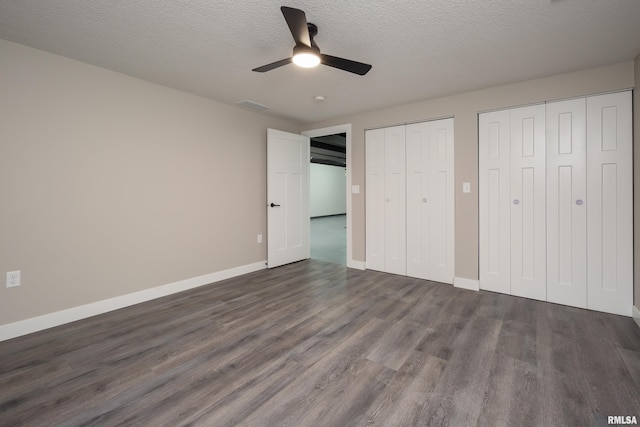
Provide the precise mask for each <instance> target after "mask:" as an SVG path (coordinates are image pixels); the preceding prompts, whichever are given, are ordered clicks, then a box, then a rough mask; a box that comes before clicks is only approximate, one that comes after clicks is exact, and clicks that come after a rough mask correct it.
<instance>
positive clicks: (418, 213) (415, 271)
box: [406, 122, 433, 279]
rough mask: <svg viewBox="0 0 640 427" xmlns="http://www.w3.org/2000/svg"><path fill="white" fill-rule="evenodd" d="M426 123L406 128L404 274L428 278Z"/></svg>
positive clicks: (428, 149) (428, 154)
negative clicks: (405, 253) (405, 244)
mask: <svg viewBox="0 0 640 427" xmlns="http://www.w3.org/2000/svg"><path fill="white" fill-rule="evenodd" d="M430 130H431V128H430V126H429V123H428V122H424V123H414V124H410V125H407V129H406V138H407V275H408V276H411V277H418V278H420V279H429V277H430V275H431V271H430V270H431V269H430V265H429V264H430V259H429V258H430V253H429V252H430V238H431V209H430V208H429V202H433V201H432V200H431V186H430V183H431V176H430V173H429V172H430V168H429V166H430V163H431V162H430V160H431V155H432V154H431V135H430Z"/></svg>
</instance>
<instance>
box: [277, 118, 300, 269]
mask: <svg viewBox="0 0 640 427" xmlns="http://www.w3.org/2000/svg"><path fill="white" fill-rule="evenodd" d="M267 233H268V235H267V242H268V246H267V252H268V253H267V266H268V267H269V268H273V267H278V266H280V265H284V264H288V263H291V262H295V261H300V260H303V259H308V258H309V137H307V136H304V135H298V134H293V133H288V132H282V131H279V130H275V129H268V130H267Z"/></svg>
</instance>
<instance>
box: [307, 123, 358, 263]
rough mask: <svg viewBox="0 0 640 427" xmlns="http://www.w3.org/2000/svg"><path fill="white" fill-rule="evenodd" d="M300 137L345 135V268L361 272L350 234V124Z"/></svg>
mask: <svg viewBox="0 0 640 427" xmlns="http://www.w3.org/2000/svg"><path fill="white" fill-rule="evenodd" d="M300 133H301V134H302V135H305V136H308V137H309V138H315V137H318V136H327V135H335V134H336V133H346V134H347V137H346V148H347V184H346V185H347V188H346V194H347V267H349V268H358V269H361V270H363V269H364V268H363V267H362V264H363V263H362V262H361V261H355V260H354V259H353V234H352V230H353V228H352V223H353V216H352V215H351V197H352V195H351V176H352V169H351V123H346V124H343V125H336V126H330V127H326V128H320V129H311V130H306V131H304V132H300Z"/></svg>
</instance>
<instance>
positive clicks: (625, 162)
mask: <svg viewBox="0 0 640 427" xmlns="http://www.w3.org/2000/svg"><path fill="white" fill-rule="evenodd" d="M631 147H632V116H631V92H620V93H613V94H607V95H599V96H592V97H589V98H587V170H588V171H589V174H588V177H587V234H588V236H589V244H588V248H587V266H588V272H587V277H588V279H587V280H588V285H587V286H588V302H587V305H588V308H590V309H593V310H599V311H605V312H609V313H615V314H621V315H625V316H631V307H632V298H633V190H632V176H633V175H632V173H633V170H632V160H631V159H632V148H631Z"/></svg>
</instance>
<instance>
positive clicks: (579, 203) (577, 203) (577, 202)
mask: <svg viewBox="0 0 640 427" xmlns="http://www.w3.org/2000/svg"><path fill="white" fill-rule="evenodd" d="M582 203H584V202H583V201H582V200H580V199H578V200H576V205H578V206H580V205H582Z"/></svg>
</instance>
